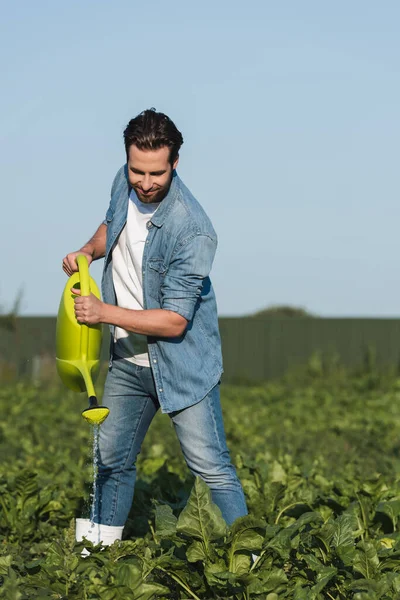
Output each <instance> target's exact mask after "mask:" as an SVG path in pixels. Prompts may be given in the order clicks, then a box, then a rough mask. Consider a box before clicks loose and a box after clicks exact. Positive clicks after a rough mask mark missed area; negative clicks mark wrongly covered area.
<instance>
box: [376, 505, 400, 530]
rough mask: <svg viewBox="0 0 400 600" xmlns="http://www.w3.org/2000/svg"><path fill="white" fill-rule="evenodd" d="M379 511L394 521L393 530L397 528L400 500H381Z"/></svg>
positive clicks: (377, 510)
mask: <svg viewBox="0 0 400 600" xmlns="http://www.w3.org/2000/svg"><path fill="white" fill-rule="evenodd" d="M376 512H377V513H383V514H384V515H387V516H388V517H389V519H390V521H391V523H392V527H393V531H395V529H396V525H397V521H398V517H399V515H400V500H391V501H390V502H379V504H378V506H377V508H376Z"/></svg>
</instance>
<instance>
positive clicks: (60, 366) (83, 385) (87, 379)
mask: <svg viewBox="0 0 400 600" xmlns="http://www.w3.org/2000/svg"><path fill="white" fill-rule="evenodd" d="M76 262H77V264H78V269H79V271H78V272H77V273H73V275H72V276H71V277H70V278H69V279H68V281H67V284H66V286H65V288H64V292H63V295H62V297H61V302H60V307H59V310H58V316H57V331H56V364H57V371H58V374H59V376H60V378H61V380H62V382H63V383H64V385H66V386H67V387H68V388H70V389H72V390H74V391H77V392H84V391H86V392H87V395H88V397H89V408H87V409H86V410H84V411H83V412H82V416H83V417H84V418H85V419H86V421H88V422H89V423H92V424H95V425H100V424H101V423H102V422H103V421H104V419H106V418H107V416H108V414H109V412H110V411H109V409H108V408H106V407H104V406H99V405H98V403H97V398H96V392H95V389H94V385H93V380H94V379H95V378H96V376H97V374H98V371H99V368H100V350H101V340H102V326H101V324H100V323H99V324H97V325H90V326H89V325H85V324H84V323H78V321H77V319H76V316H75V302H74V298H75V296H74V295H73V293H72V292H71V288H80V290H81V295H82V296H89V295H90V293H92V294H94V295H95V296H96V297H97V298H99V299H100V291H99V289H98V287H97V285H96V283H95V281H94V280H93V279H92V278H91V277H90V276H89V265H88V261H87V258H86V256H84V255H83V254H82V255H78V256H77V259H76Z"/></svg>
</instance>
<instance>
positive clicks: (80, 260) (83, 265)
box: [76, 254, 90, 296]
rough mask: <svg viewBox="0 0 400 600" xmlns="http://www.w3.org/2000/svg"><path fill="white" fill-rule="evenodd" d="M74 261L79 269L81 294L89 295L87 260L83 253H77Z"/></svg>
mask: <svg viewBox="0 0 400 600" xmlns="http://www.w3.org/2000/svg"><path fill="white" fill-rule="evenodd" d="M76 263H77V265H78V269H79V280H80V284H81V295H82V296H90V277H89V265H88V260H87V258H86V256H85V255H84V254H78V256H77V257H76Z"/></svg>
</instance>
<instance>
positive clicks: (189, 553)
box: [186, 540, 207, 562]
mask: <svg viewBox="0 0 400 600" xmlns="http://www.w3.org/2000/svg"><path fill="white" fill-rule="evenodd" d="M186 557H187V559H188V561H189V562H197V561H198V560H202V561H205V560H207V554H206V553H205V550H204V545H203V542H200V541H198V540H195V541H194V542H193V543H192V544H190V546H189V548H188V549H187V550H186Z"/></svg>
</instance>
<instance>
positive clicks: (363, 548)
mask: <svg viewBox="0 0 400 600" xmlns="http://www.w3.org/2000/svg"><path fill="white" fill-rule="evenodd" d="M378 567H379V558H378V555H377V552H376V549H375V546H374V545H373V544H371V542H359V543H358V544H357V550H356V553H355V557H354V560H353V569H354V570H355V571H357V572H358V573H361V575H364V577H365V578H366V579H373V578H374V576H375V574H376V572H377V570H378Z"/></svg>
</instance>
